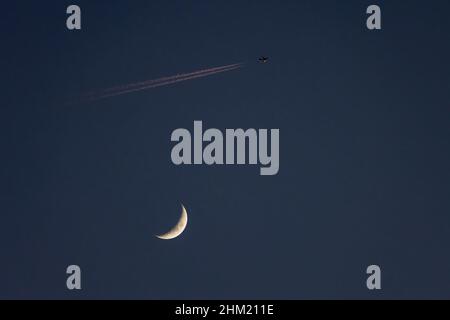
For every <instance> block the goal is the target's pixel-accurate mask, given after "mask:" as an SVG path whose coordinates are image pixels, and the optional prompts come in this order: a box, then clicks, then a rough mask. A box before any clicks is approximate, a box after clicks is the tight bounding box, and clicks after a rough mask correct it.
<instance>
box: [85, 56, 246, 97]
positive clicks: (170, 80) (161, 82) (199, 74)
mask: <svg viewBox="0 0 450 320" xmlns="http://www.w3.org/2000/svg"><path fill="white" fill-rule="evenodd" d="M241 67H243V64H242V63H235V64H230V65H226V66H222V67H215V68H208V69H203V70H199V71H194V72H189V73H182V74H177V75H173V76H169V77H163V78H159V79H153V80H147V81H141V82H136V83H130V84H126V85H122V86H116V87H113V88H108V89H104V90H102V91H100V92H93V93H88V94H86V95H84V96H83V98H84V99H85V100H88V101H95V100H99V99H104V98H108V97H114V96H118V95H122V94H127V93H131V92H136V91H142V90H148V89H151V88H156V87H161V86H166V85H170V84H174V83H177V82H182V81H187V80H193V79H197V78H203V77H207V76H210V75H214V74H218V73H222V72H227V71H231V70H235V69H239V68H241Z"/></svg>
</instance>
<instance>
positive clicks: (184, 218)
mask: <svg viewBox="0 0 450 320" xmlns="http://www.w3.org/2000/svg"><path fill="white" fill-rule="evenodd" d="M187 223H188V215H187V211H186V208H185V207H184V206H183V205H181V217H180V220H178V223H177V224H176V225H175V227H173V228H172V229H170V230H169V231H168V232H166V233H164V234H160V235H156V237H157V238H159V239H161V240H171V239H175V238H176V237H178V236H179V235H180V234H182V233H183V231H184V229H186V226H187Z"/></svg>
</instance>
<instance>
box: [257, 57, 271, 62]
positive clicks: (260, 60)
mask: <svg viewBox="0 0 450 320" xmlns="http://www.w3.org/2000/svg"><path fill="white" fill-rule="evenodd" d="M267 61H269V58H268V57H264V56H263V57H261V58H259V62H261V63H266V62H267Z"/></svg>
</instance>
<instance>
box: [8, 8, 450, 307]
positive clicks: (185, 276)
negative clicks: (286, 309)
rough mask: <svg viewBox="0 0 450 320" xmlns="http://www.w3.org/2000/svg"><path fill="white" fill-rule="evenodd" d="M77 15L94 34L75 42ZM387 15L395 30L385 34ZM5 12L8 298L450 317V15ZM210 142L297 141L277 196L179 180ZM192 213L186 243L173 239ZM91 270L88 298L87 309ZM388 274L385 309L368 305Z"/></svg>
mask: <svg viewBox="0 0 450 320" xmlns="http://www.w3.org/2000/svg"><path fill="white" fill-rule="evenodd" d="M70 4H77V5H79V6H80V7H81V10H82V30H81V31H69V30H67V28H66V18H67V15H66V8H67V6H68V5H70ZM371 4H378V5H380V6H381V9H382V19H383V20H382V27H383V29H382V30H379V31H369V30H368V29H367V28H366V18H367V15H366V8H367V7H368V6H369V5H371ZM0 10H1V18H0V29H1V47H2V49H1V53H0V54H1V70H2V71H1V78H2V85H1V87H2V91H1V92H2V95H1V104H0V148H1V149H0V150H1V151H0V275H1V276H0V278H1V279H0V298H7V299H12V298H29V299H47V298H56V299H80V298H81V299H91V298H92V299H104V298H112V299H119V298H120V299H122V298H124V299H134V298H138V299H222V298H223V299H228V298H230V299H313V298H326V299H344V298H357V299H380V298H386V299H392V298H394V299H400V298H450V251H449V248H448V246H449V243H450V197H449V194H450V169H449V164H450V125H449V122H450V104H449V101H450V63H449V58H448V57H450V41H449V40H450V39H449V37H450V20H449V19H448V14H449V12H450V3H449V1H448V0H435V1H424V0H421V1H406V0H403V1H400V0H399V1H365V0H360V1H356V0H353V1H337V0H327V1H326V0H320V1H319V0H308V1H305V0H302V1H299V0H296V1H283V2H280V1H261V0H259V1H247V0H246V1H170V0H164V1H144V0H133V1H124V0H123V1H100V0H96V1H92V0H91V1H80V0H77V1H45V2H44V1H9V2H7V3H4V4H2V6H1V8H0ZM262 55H266V56H268V57H270V61H269V62H268V63H266V64H261V63H258V58H259V57H260V56H262ZM240 62H243V63H245V67H244V68H242V69H239V70H234V71H230V72H226V73H222V74H218V75H213V76H210V77H206V78H202V79H196V80H192V81H186V82H183V83H179V84H175V85H170V86H165V87H161V88H154V89H151V90H148V91H142V92H137V93H131V94H128V95H123V96H118V97H113V98H109V99H103V100H99V101H93V102H85V103H67V102H68V101H71V100H72V99H73V98H74V97H78V96H79V95H80V94H82V93H84V92H87V91H91V90H97V89H102V88H108V87H111V86H115V85H120V84H126V83H131V82H136V81H142V80H147V79H155V78H159V77H163V76H170V75H174V74H178V73H183V72H191V71H195V70H200V69H204V68H209V67H216V66H221V65H227V64H233V63H240ZM194 120H201V121H203V125H204V127H205V128H219V129H221V130H225V128H244V129H247V128H256V129H259V128H265V129H273V128H279V129H280V171H279V173H278V175H274V176H261V175H260V174H259V166H255V165H253V166H252V165H241V166H237V165H236V166H225V165H224V166H206V165H201V166H194V165H192V166H175V165H174V164H173V163H172V161H171V158H170V154H171V149H172V147H173V145H174V143H173V142H171V141H170V135H171V133H172V131H173V130H175V129H177V128H186V129H188V130H190V131H192V130H193V122H194ZM181 203H182V204H184V205H185V207H186V209H187V211H188V214H189V224H188V226H187V229H186V231H185V232H184V233H183V234H182V235H181V236H180V237H179V238H177V239H175V240H170V241H163V240H159V239H157V238H155V237H154V235H155V234H158V233H161V232H164V231H167V230H168V229H169V228H170V227H171V226H173V225H174V224H175V223H176V221H177V219H178V217H179V215H180V204H181ZM72 264H75V265H79V266H80V267H81V269H82V290H81V291H69V290H67V288H66V278H67V274H66V268H67V266H69V265H72ZM371 264H377V265H379V266H380V267H381V270H382V290H381V291H369V290H368V289H367V287H366V278H367V274H366V268H367V266H369V265H371Z"/></svg>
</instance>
